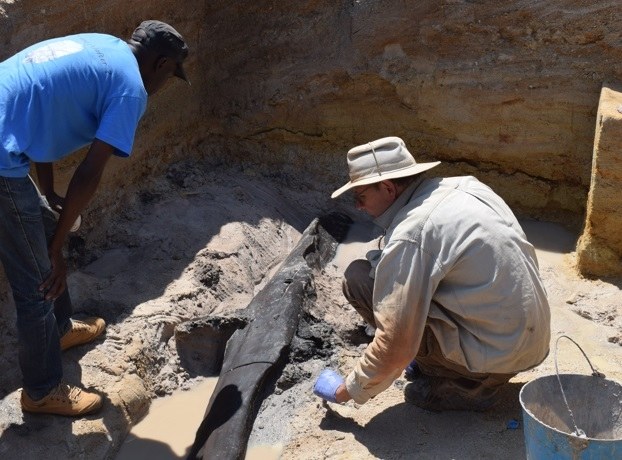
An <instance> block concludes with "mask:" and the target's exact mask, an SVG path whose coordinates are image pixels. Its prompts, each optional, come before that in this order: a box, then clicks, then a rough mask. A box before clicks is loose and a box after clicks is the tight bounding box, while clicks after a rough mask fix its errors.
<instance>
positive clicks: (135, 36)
mask: <svg viewBox="0 0 622 460" xmlns="http://www.w3.org/2000/svg"><path fill="white" fill-rule="evenodd" d="M132 40H133V41H135V42H138V43H140V44H141V45H143V46H144V47H145V48H147V49H150V50H153V51H155V52H156V53H158V54H161V55H163V56H166V57H170V58H172V59H175V61H177V69H176V70H175V76H176V77H179V78H181V79H182V80H186V81H187V82H188V83H190V80H188V77H187V76H186V72H185V71H184V68H183V66H182V64H183V62H184V59H186V56H188V45H186V42H185V41H184V38H183V37H182V36H181V34H180V33H179V32H177V31H176V30H175V29H174V28H173V27H172V26H170V25H168V24H167V23H165V22H162V21H156V20H155V19H150V20H148V21H143V22H141V23H140V25H139V26H138V27H137V28H136V29H135V30H134V32H132Z"/></svg>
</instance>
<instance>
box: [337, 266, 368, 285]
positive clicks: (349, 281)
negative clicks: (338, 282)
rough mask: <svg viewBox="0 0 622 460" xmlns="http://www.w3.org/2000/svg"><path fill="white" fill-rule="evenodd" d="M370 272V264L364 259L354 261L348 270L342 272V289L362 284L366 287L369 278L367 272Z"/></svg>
mask: <svg viewBox="0 0 622 460" xmlns="http://www.w3.org/2000/svg"><path fill="white" fill-rule="evenodd" d="M370 271H371V264H370V263H369V262H368V261H367V260H365V259H356V260H354V261H353V262H352V263H350V265H348V268H346V270H345V271H344V272H343V285H344V288H345V286H346V285H348V286H360V285H362V284H364V285H367V284H369V281H370V280H371V278H370V277H369V272H370Z"/></svg>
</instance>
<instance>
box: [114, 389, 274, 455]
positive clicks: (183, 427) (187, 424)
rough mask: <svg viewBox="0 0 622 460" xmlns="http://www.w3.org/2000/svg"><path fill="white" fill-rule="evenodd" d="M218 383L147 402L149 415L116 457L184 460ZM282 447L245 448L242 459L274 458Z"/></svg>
mask: <svg viewBox="0 0 622 460" xmlns="http://www.w3.org/2000/svg"><path fill="white" fill-rule="evenodd" d="M217 382H218V378H217V377H212V378H208V379H206V380H205V381H204V382H201V383H200V384H199V385H197V386H196V387H194V388H192V389H191V390H188V391H179V392H176V393H174V394H172V395H171V396H167V397H165V398H159V399H155V400H154V401H153V402H152V403H151V407H150V409H149V414H147V416H146V417H145V418H144V419H143V420H141V421H140V422H139V423H138V424H136V426H134V427H133V428H132V430H131V431H130V433H129V435H128V436H127V438H126V440H125V442H124V443H123V446H121V449H120V450H119V453H118V454H117V456H116V457H115V459H116V460H180V459H185V458H186V455H187V452H188V450H189V449H190V447H191V446H192V443H193V442H194V437H195V434H196V430H197V428H198V427H199V425H200V424H201V421H202V420H203V415H204V414H205V409H206V407H207V403H208V402H209V398H210V397H211V395H212V392H213V391H214V388H215V387H216V383H217ZM282 450H283V447H282V446H279V445H274V446H252V447H249V449H248V451H247V454H246V460H278V459H279V458H280V456H281V452H282Z"/></svg>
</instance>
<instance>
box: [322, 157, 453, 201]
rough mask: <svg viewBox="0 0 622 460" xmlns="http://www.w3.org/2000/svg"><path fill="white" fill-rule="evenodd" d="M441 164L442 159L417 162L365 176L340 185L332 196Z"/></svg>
mask: <svg viewBox="0 0 622 460" xmlns="http://www.w3.org/2000/svg"><path fill="white" fill-rule="evenodd" d="M439 164H441V162H440V161H432V162H430V163H417V164H416V165H413V166H409V167H408V168H404V169H400V170H399V171H391V172H388V173H385V174H378V175H374V176H372V177H365V178H363V179H359V180H357V181H355V182H352V181H350V182H348V183H347V184H346V185H344V186H343V187H340V188H338V189H337V190H335V191H334V192H333V193H332V195H331V196H330V197H331V198H337V197H338V196H339V195H341V194H343V193H345V192H347V191H348V190H350V189H352V188H354V187H360V186H361V185H369V184H375V183H377V182H382V181H383V180H388V179H397V178H399V177H408V176H414V175H415V174H419V173H422V172H424V171H427V170H428V169H432V168H434V167H435V166H438V165H439Z"/></svg>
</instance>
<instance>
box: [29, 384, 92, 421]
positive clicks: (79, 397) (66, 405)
mask: <svg viewBox="0 0 622 460" xmlns="http://www.w3.org/2000/svg"><path fill="white" fill-rule="evenodd" d="M21 402H22V410H23V411H25V412H33V413H36V414H55V415H67V416H71V417H75V416H79V415H85V414H90V413H92V412H95V411H97V410H98V409H99V408H100V407H101V406H102V397H101V396H99V395H98V394H96V393H89V392H87V391H84V390H82V389H81V388H78V387H75V386H72V385H67V384H66V383H62V382H61V383H60V384H59V385H58V386H57V387H55V388H54V389H53V390H52V391H50V393H48V395H47V396H45V397H43V398H41V399H40V400H38V401H33V400H32V399H30V396H28V395H27V394H26V391H24V390H23V389H22V399H21Z"/></svg>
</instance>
